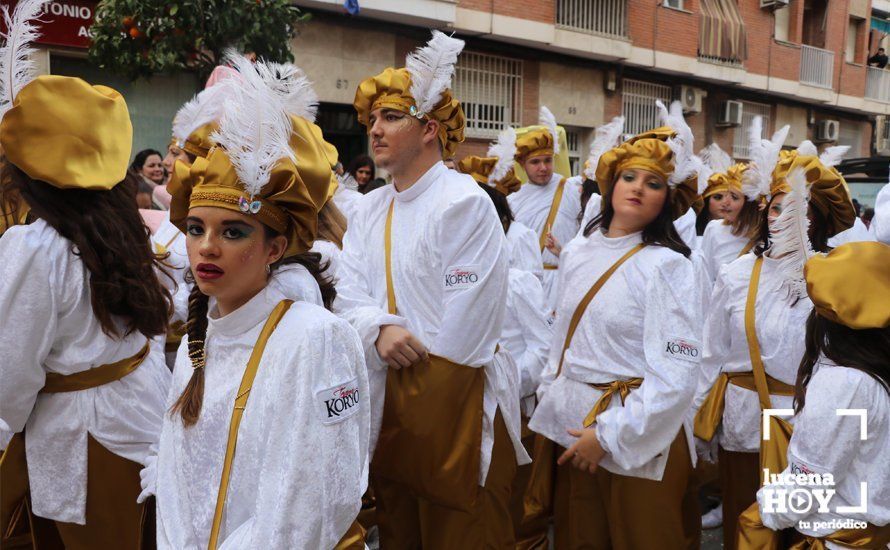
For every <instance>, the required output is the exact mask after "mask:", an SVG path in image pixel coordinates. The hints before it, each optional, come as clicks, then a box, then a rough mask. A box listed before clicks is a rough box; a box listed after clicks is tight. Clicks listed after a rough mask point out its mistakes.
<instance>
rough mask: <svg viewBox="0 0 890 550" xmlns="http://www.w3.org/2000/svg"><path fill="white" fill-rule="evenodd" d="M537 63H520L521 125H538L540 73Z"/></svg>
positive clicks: (530, 61) (529, 61)
mask: <svg viewBox="0 0 890 550" xmlns="http://www.w3.org/2000/svg"><path fill="white" fill-rule="evenodd" d="M540 69H541V67H540V64H539V63H538V62H537V61H532V60H530V59H526V60H525V61H523V62H522V118H521V120H522V125H523V126H531V125H532V124H537V123H538V109H539V107H540V96H541V77H540V72H541V70H540Z"/></svg>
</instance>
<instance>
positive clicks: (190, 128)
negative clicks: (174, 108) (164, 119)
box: [173, 84, 232, 147]
mask: <svg viewBox="0 0 890 550" xmlns="http://www.w3.org/2000/svg"><path fill="white" fill-rule="evenodd" d="M231 90H232V88H231V87H230V86H222V85H220V84H218V85H216V86H211V87H209V88H206V89H204V90H201V91H200V92H198V94H197V95H195V97H193V98H192V99H190V100H189V101H188V102H187V103H186V104H185V105H183V106H182V107H180V109H179V111H178V112H177V113H176V116H175V117H174V118H173V137H174V138H176V141H177V142H179V145H180V147H181V146H182V145H183V144H184V143H185V141H186V140H187V139H188V137H189V136H190V135H192V133H193V132H194V131H195V130H197V129H198V128H200V127H201V126H204V125H205V124H209V123H211V122H216V121H218V120H219V117H220V116H221V115H222V112H223V108H224V107H225V102H226V98H227V96H228V95H229V94H230V93H231Z"/></svg>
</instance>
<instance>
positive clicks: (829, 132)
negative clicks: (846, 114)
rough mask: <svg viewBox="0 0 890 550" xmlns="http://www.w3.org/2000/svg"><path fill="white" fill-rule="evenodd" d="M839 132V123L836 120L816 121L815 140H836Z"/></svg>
mask: <svg viewBox="0 0 890 550" xmlns="http://www.w3.org/2000/svg"><path fill="white" fill-rule="evenodd" d="M840 133H841V123H840V122H838V121H837V120H820V121H819V122H817V123H816V141H818V142H826V141H837V138H838V136H839V135H840Z"/></svg>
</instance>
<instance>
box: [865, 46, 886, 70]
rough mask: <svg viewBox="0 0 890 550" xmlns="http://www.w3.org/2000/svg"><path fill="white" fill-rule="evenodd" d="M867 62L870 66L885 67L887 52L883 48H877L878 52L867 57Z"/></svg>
mask: <svg viewBox="0 0 890 550" xmlns="http://www.w3.org/2000/svg"><path fill="white" fill-rule="evenodd" d="M868 64H869V66H871V67H877V68H879V69H883V68H884V67H886V66H887V54H886V53H884V48H878V53H876V54H874V55H873V56H871V57H869V58H868Z"/></svg>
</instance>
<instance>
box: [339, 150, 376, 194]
mask: <svg viewBox="0 0 890 550" xmlns="http://www.w3.org/2000/svg"><path fill="white" fill-rule="evenodd" d="M346 171H347V172H349V175H350V176H352V177H353V179H355V182H356V183H357V184H358V192H359V193H361V194H363V195H364V194H366V193H367V192H368V191H370V189H367V186H368V183H369V182H370V181H371V180H373V179H374V172H375V170H374V161H373V160H371V157H369V156H368V155H359V156H357V157H355V158H354V159H352V162H350V163H349V166H348V167H347V168H346Z"/></svg>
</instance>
